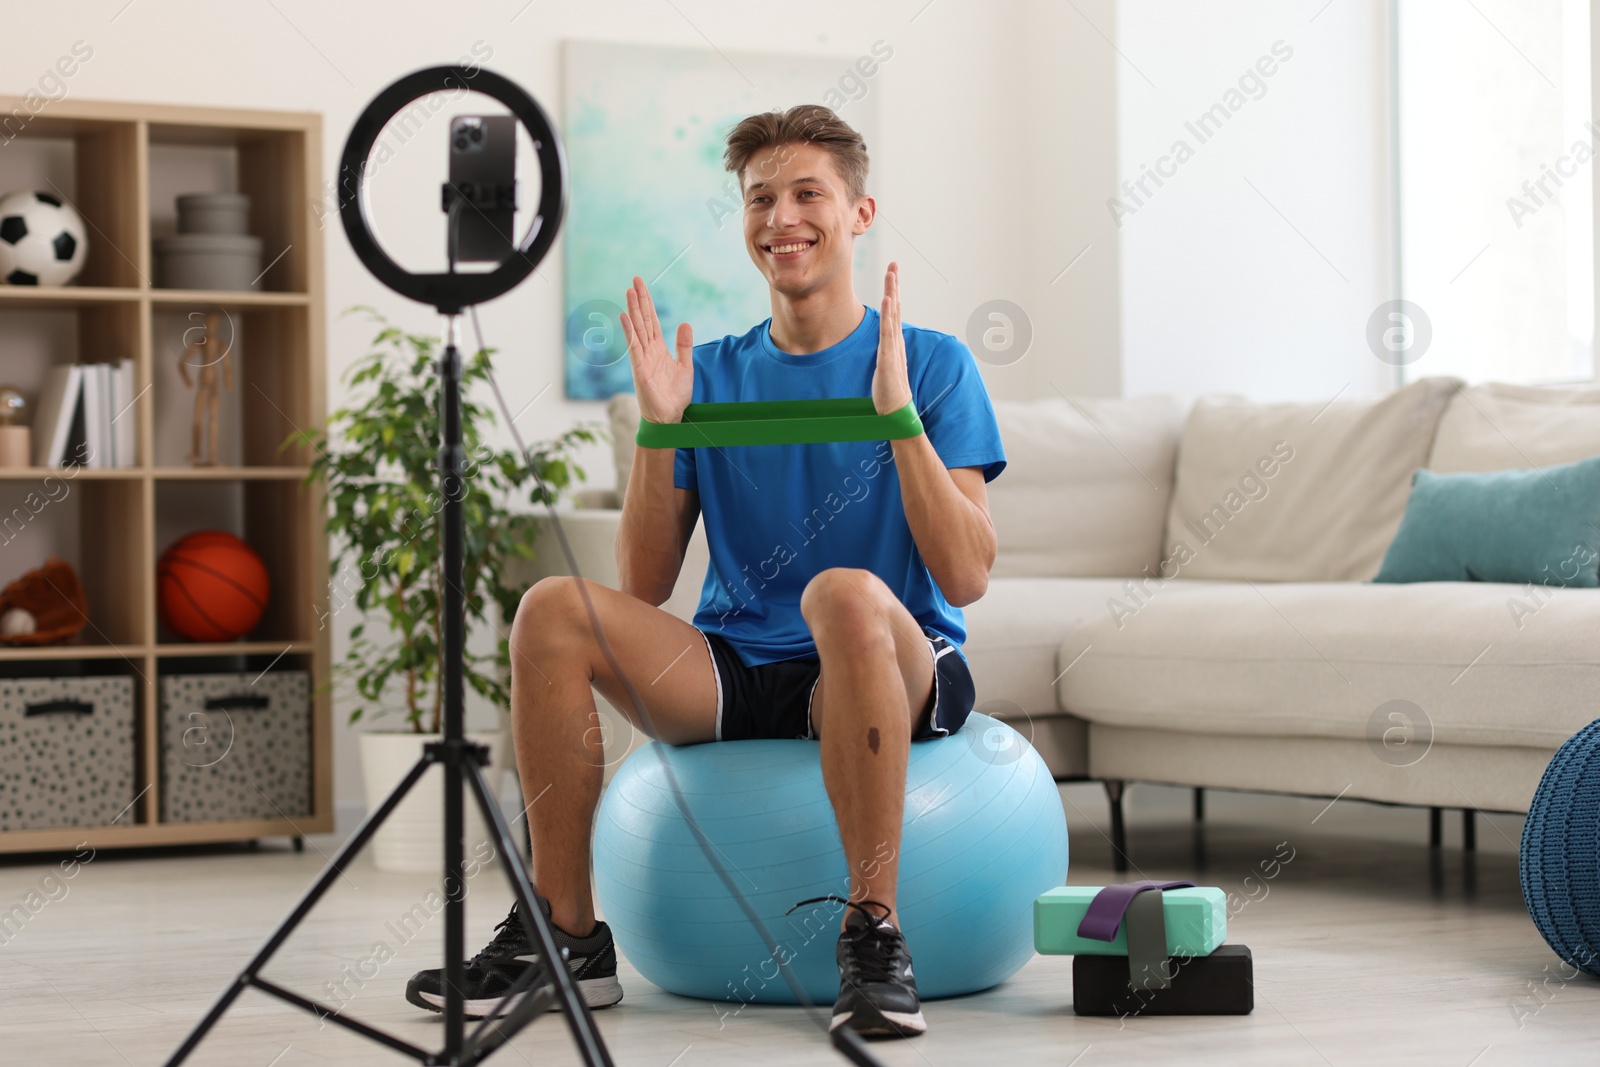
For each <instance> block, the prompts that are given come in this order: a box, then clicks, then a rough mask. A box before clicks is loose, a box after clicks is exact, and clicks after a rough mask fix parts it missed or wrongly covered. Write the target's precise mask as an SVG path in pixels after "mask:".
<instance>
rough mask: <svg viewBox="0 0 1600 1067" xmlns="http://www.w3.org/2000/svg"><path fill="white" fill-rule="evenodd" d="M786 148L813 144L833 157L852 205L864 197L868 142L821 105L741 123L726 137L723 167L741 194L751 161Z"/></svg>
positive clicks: (765, 114) (764, 114)
mask: <svg viewBox="0 0 1600 1067" xmlns="http://www.w3.org/2000/svg"><path fill="white" fill-rule="evenodd" d="M786 144H814V145H819V146H821V147H822V148H824V149H826V150H827V151H828V152H829V153H830V154H831V155H832V156H833V166H834V169H835V170H837V171H838V172H839V177H840V178H842V179H844V187H845V192H846V193H848V194H849V196H850V200H851V202H852V203H854V202H855V201H857V200H860V199H861V198H862V197H863V196H865V195H866V193H867V142H865V141H863V140H862V139H861V135H860V134H859V133H857V132H856V131H855V130H854V129H853V128H852V127H851V126H850V124H849V123H848V122H846V121H844V119H841V118H840V117H839V116H838V115H835V114H834V113H833V111H832V110H830V109H829V108H826V107H823V106H822V105H821V104H797V105H795V106H794V107H791V108H790V109H789V110H787V111H764V112H762V113H761V114H759V115H751V116H749V117H748V118H745V119H742V120H740V122H739V124H738V125H737V126H735V127H734V128H733V132H731V133H729V134H728V147H727V151H725V152H724V153H723V156H722V161H723V164H724V166H726V168H727V169H728V170H729V171H731V172H732V173H733V174H734V175H735V176H736V177H737V178H738V179H739V191H740V193H741V194H743V192H744V171H745V167H746V166H747V165H748V164H749V162H750V159H751V157H753V156H754V155H755V154H756V153H757V152H758V151H760V150H761V149H763V148H768V147H771V148H777V147H780V146H782V145H786Z"/></svg>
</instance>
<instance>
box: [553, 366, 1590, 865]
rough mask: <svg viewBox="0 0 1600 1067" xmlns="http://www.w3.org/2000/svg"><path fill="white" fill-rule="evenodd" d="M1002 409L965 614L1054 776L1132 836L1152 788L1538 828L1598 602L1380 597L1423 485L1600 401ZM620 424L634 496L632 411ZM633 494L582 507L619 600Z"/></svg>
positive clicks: (1083, 404)
mask: <svg viewBox="0 0 1600 1067" xmlns="http://www.w3.org/2000/svg"><path fill="white" fill-rule="evenodd" d="M994 406H995V412H996V416H997V418H998V420H999V422H1000V430H1001V436H1002V439H1003V441H1004V444H1005V450H1006V455H1007V459H1008V461H1009V464H1008V466H1007V468H1006V470H1005V471H1004V472H1003V473H1002V474H1001V476H1000V477H999V478H998V479H997V480H996V481H994V482H991V483H990V484H989V500H990V509H991V514H992V516H993V518H994V522H995V527H996V530H997V531H998V534H999V540H1000V550H999V556H998V559H997V560H996V563H995V567H994V571H993V573H992V576H991V579H990V583H989V589H988V592H987V593H986V594H985V595H984V597H983V598H982V599H981V600H979V601H978V602H977V603H974V604H971V605H969V606H968V607H967V608H966V609H965V613H966V620H967V627H968V638H967V642H966V644H965V646H964V651H965V653H966V655H967V657H968V659H969V661H970V662H971V664H972V670H973V675H974V678H975V681H976V685H977V693H978V706H979V707H980V708H981V709H982V710H984V711H985V712H988V713H990V714H995V715H998V716H999V717H1001V718H1004V719H1007V720H1009V721H1010V722H1012V723H1013V724H1014V725H1016V726H1017V728H1018V729H1019V730H1020V731H1021V732H1022V733H1024V734H1025V735H1026V736H1028V737H1030V738H1031V741H1032V743H1033V745H1034V747H1035V748H1036V749H1038V750H1039V752H1040V753H1041V755H1042V756H1043V757H1044V758H1045V760H1046V761H1047V763H1048V764H1049V765H1050V767H1051V768H1052V770H1053V771H1054V772H1055V774H1056V776H1057V777H1058V778H1060V779H1063V780H1065V779H1073V778H1090V779H1098V780H1102V781H1105V782H1106V783H1108V788H1109V791H1110V793H1111V797H1112V801H1113V819H1114V824H1115V829H1116V830H1117V831H1118V834H1117V836H1118V837H1119V838H1120V829H1121V827H1120V823H1121V818H1120V798H1121V791H1122V787H1123V784H1124V783H1128V782H1134V781H1146V782H1164V783H1172V784H1178V785H1184V786H1192V787H1197V788H1206V787H1210V788H1222V789H1239V790H1258V791H1268V792H1278V793H1291V794H1302V795H1308V796H1319V797H1330V798H1331V797H1349V798H1361V799H1367V800H1373V801H1382V802H1388V803H1398V804H1409V805H1421V806H1428V807H1432V808H1434V809H1436V811H1435V815H1436V821H1435V826H1436V827H1437V809H1442V808H1459V809H1462V810H1464V811H1468V812H1471V811H1474V810H1482V811H1507V812H1523V811H1526V810H1527V806H1528V803H1529V801H1530V799H1531V797H1532V795H1533V791H1534V789H1535V787H1536V786H1537V785H1538V782H1539V776H1540V774H1541V772H1542V771H1543V769H1544V766H1545V764H1546V763H1547V762H1548V761H1549V759H1550V756H1551V755H1552V754H1553V752H1554V750H1555V748H1556V747H1557V746H1558V745H1559V744H1560V743H1561V742H1562V741H1563V740H1565V739H1566V738H1567V737H1568V736H1570V735H1571V734H1572V733H1574V732H1576V731H1577V730H1578V729H1579V728H1580V727H1581V726H1583V725H1585V724H1586V723H1588V722H1589V721H1590V720H1591V719H1593V718H1594V717H1595V716H1596V715H1597V713H1600V702H1597V701H1596V696H1597V695H1600V590H1596V589H1566V588H1550V587H1548V586H1534V585H1527V586H1516V585H1506V584H1497V583H1483V582H1430V583H1417V584H1410V585H1393V584H1374V583H1372V582H1370V579H1371V578H1372V577H1373V575H1375V574H1376V573H1377V571H1378V568H1379V565H1380V563H1381V562H1382V559H1383V554H1384V551H1385V550H1386V548H1387V547H1388V544H1389V542H1390V540H1391V539H1392V538H1393V536H1394V533H1395V530H1396V529H1397V527H1398V526H1399V523H1400V519H1401V516H1402V514H1403V512H1404V509H1405V502H1406V497H1407V494H1408V493H1409V489H1410V480H1411V474H1412V471H1413V470H1414V469H1415V468H1417V467H1420V466H1426V467H1430V468H1432V469H1434V470H1437V471H1441V472H1443V471H1482V470H1498V469H1506V468H1530V467H1536V466H1548V465H1552V464H1559V463H1567V462H1571V461H1574V460H1577V459H1581V458H1584V457H1587V456H1592V455H1600V388H1594V387H1588V388H1535V387H1525V386H1510V385H1493V384H1490V385H1479V386H1473V387H1465V386H1464V383H1462V382H1461V381H1459V380H1458V379H1454V378H1443V377H1434V378H1425V379H1422V380H1419V381H1417V382H1414V383H1412V384H1410V385H1408V386H1405V387H1404V388H1401V389H1398V390H1396V391H1394V392H1391V393H1389V394H1388V395H1386V396H1382V397H1375V398H1367V399H1348V398H1340V399H1335V400H1333V401H1331V402H1327V403H1311V404H1297V403H1278V404H1268V403H1259V402H1253V401H1249V400H1245V399H1243V398H1238V397H1227V396H1210V397H1203V398H1199V399H1198V400H1195V401H1193V402H1190V401H1187V400H1185V399H1184V398H1179V397H1170V396H1151V397H1139V398H1130V399H1093V398H1074V399H1071V400H1067V399H1064V398H1061V397H1054V398H1046V399H1043V400H1038V401H1027V402H1014V401H996V402H995V405H994ZM610 414H611V417H612V424H613V436H614V437H615V438H616V439H617V441H618V443H619V446H620V447H619V448H618V450H617V454H618V459H619V467H620V468H621V469H620V470H619V483H618V484H619V485H624V484H626V482H625V479H626V476H627V467H628V465H629V464H631V461H632V436H633V430H632V428H633V427H635V426H636V425H637V418H638V415H637V407H636V405H635V404H634V398H633V397H632V396H621V397H616V398H613V401H612V403H611V406H610ZM617 499H618V498H617V497H616V496H615V494H609V493H598V494H597V493H590V494H588V495H587V497H586V499H585V500H584V503H586V504H588V505H591V507H590V508H589V509H587V510H580V511H576V512H573V513H572V515H571V516H570V518H571V519H572V523H571V525H569V527H568V532H569V536H571V537H573V540H574V546H575V548H577V549H579V550H580V551H581V552H582V554H583V555H582V557H581V558H580V566H581V567H582V569H583V572H584V573H585V574H586V575H588V576H590V577H594V578H597V579H598V580H600V581H603V582H606V583H607V584H611V585H615V584H616V569H615V562H614V559H613V558H612V556H611V547H612V543H613V538H614V535H615V529H616V522H617V519H618V517H619V515H620V512H619V511H616V510H615V504H616V502H617ZM593 505H611V507H610V508H609V509H608V508H606V507H593ZM543 554H544V556H545V559H546V560H554V559H555V558H556V555H557V552H556V550H555V549H554V546H553V542H550V541H546V542H545V551H544V553H543ZM706 560H707V556H706V550H705V541H704V532H703V528H702V529H698V530H697V532H696V538H695V542H694V544H693V545H692V546H691V548H690V550H689V555H688V558H687V560H686V561H685V564H684V568H683V572H682V574H681V576H680V578H679V581H678V584H677V587H676V589H675V591H674V593H673V596H672V598H671V599H670V600H669V601H668V602H667V603H666V604H665V605H664V607H665V608H666V609H667V610H669V611H672V612H673V613H674V614H676V615H678V616H679V617H681V618H684V619H690V618H692V616H693V614H694V610H695V606H696V603H697V600H698V595H699V591H700V587H701V581H702V579H703V577H704V574H705V568H706ZM553 569H554V570H555V571H557V572H560V571H563V570H564V568H562V567H559V566H558V567H554V568H553ZM1118 847H1119V850H1120V848H1121V841H1120V840H1119V841H1118Z"/></svg>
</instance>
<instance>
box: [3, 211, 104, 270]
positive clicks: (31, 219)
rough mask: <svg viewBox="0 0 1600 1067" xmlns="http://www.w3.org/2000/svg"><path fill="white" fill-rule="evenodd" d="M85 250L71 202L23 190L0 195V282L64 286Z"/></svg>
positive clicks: (85, 239) (85, 241)
mask: <svg viewBox="0 0 1600 1067" xmlns="http://www.w3.org/2000/svg"><path fill="white" fill-rule="evenodd" d="M88 252H89V241H88V237H87V235H86V234H85V233H84V228H83V218H82V216H80V215H79V214H78V212H77V211H76V210H74V208H73V207H72V205H71V204H63V203H62V202H61V200H60V198H59V197H55V196H52V195H51V194H49V193H40V192H31V191H27V190H24V191H23V192H19V193H7V194H6V195H5V196H4V197H0V282H3V283H5V284H6V285H66V284H67V283H68V282H70V281H72V279H73V278H76V277H77V276H78V272H79V271H80V270H82V269H83V261H84V257H85V256H86V255H87V254H88Z"/></svg>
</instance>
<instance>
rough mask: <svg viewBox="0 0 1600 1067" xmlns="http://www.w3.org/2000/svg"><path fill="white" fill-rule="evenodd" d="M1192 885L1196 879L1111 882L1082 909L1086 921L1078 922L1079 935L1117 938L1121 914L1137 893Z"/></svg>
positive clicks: (1090, 937) (1102, 938)
mask: <svg viewBox="0 0 1600 1067" xmlns="http://www.w3.org/2000/svg"><path fill="white" fill-rule="evenodd" d="M1193 886H1194V883H1193V882H1156V881H1152V880H1150V879H1145V880H1143V881H1139V882H1129V883H1127V884H1126V885H1108V886H1106V887H1105V888H1104V889H1102V890H1100V892H1098V893H1096V894H1095V895H1094V899H1093V900H1091V901H1090V902H1089V908H1088V910H1087V911H1085V912H1084V913H1083V921H1082V922H1080V923H1078V936H1079V937H1087V938H1088V939H1089V940H1091V941H1115V940H1116V939H1117V930H1118V929H1120V928H1121V926H1122V916H1123V915H1124V914H1125V913H1126V912H1127V910H1128V905H1129V904H1132V903H1133V898H1134V897H1136V896H1138V895H1139V894H1140V893H1143V892H1144V891H1145V890H1146V889H1186V888H1192V887H1193Z"/></svg>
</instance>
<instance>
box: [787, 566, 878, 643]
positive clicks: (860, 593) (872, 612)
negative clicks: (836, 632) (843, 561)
mask: <svg viewBox="0 0 1600 1067" xmlns="http://www.w3.org/2000/svg"><path fill="white" fill-rule="evenodd" d="M896 603H898V601H896V600H895V599H894V594H893V593H891V592H890V591H889V587H888V586H887V585H885V584H884V582H883V579H882V578H879V577H878V576H877V575H876V574H873V573H872V572H871V571H869V570H863V569H861V568H859V567H829V568H828V569H827V570H824V571H821V572H819V573H818V574H817V575H816V576H815V577H813V578H812V579H811V580H810V581H809V582H807V583H806V587H805V590H804V591H803V592H802V593H801V594H800V614H801V616H802V617H803V618H804V619H805V620H806V622H807V623H808V624H809V625H810V626H811V628H812V629H813V630H816V629H817V628H818V627H819V626H826V627H831V628H837V629H840V630H844V631H846V632H848V633H850V634H851V635H853V636H856V637H860V638H862V639H867V638H870V637H871V636H872V635H873V634H875V633H887V625H888V622H889V609H890V608H891V607H892V606H893V605H894V604H896Z"/></svg>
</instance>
